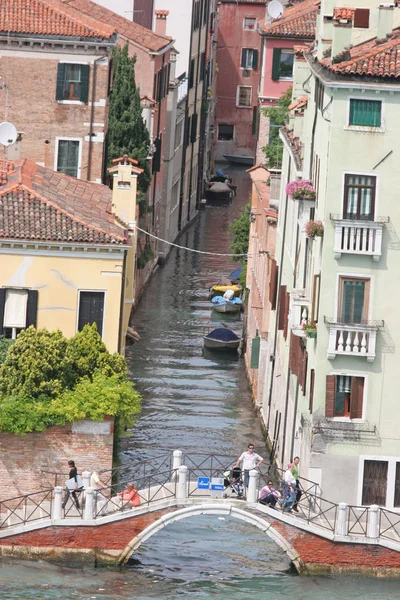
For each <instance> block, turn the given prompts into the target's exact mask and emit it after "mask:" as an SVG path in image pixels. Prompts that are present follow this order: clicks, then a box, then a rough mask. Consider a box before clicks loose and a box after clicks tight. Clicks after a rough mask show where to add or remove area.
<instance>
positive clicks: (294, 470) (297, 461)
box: [292, 456, 303, 512]
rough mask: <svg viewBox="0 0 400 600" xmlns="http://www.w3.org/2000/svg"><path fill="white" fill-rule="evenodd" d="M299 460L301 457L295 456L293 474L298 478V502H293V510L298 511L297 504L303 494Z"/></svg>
mask: <svg viewBox="0 0 400 600" xmlns="http://www.w3.org/2000/svg"><path fill="white" fill-rule="evenodd" d="M299 462H300V458H299V457H298V456H295V457H294V459H293V469H292V475H293V477H294V478H295V480H296V502H295V503H294V504H293V510H294V511H296V512H299V509H298V508H297V505H298V503H299V502H300V498H301V497H302V495H303V493H302V491H301V488H300V480H299Z"/></svg>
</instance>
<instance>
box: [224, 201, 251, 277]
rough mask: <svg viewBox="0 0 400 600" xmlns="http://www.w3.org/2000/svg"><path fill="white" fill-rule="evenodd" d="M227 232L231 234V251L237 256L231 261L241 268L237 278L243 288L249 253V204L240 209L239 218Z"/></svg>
mask: <svg viewBox="0 0 400 600" xmlns="http://www.w3.org/2000/svg"><path fill="white" fill-rule="evenodd" d="M229 231H230V232H231V233H233V242H232V244H231V250H232V252H233V253H234V254H235V255H237V256H233V257H232V260H233V261H235V262H236V261H239V262H240V264H241V265H242V266H243V269H242V272H241V274H240V277H239V283H240V284H241V285H242V286H243V287H244V286H245V285H246V276H247V253H248V251H249V236H250V204H246V206H245V207H244V208H243V209H242V212H241V213H240V216H239V218H238V219H236V221H234V222H233V223H231V224H230V226H229ZM240 255H241V256H240Z"/></svg>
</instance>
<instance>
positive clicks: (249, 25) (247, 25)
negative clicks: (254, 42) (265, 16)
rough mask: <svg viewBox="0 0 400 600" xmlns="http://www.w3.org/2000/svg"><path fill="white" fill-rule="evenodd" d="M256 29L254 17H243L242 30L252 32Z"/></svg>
mask: <svg viewBox="0 0 400 600" xmlns="http://www.w3.org/2000/svg"><path fill="white" fill-rule="evenodd" d="M255 28H256V19H255V18H254V17H245V18H244V21H243V29H250V30H253V29H255Z"/></svg>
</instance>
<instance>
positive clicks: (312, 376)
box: [308, 369, 315, 413]
mask: <svg viewBox="0 0 400 600" xmlns="http://www.w3.org/2000/svg"><path fill="white" fill-rule="evenodd" d="M314 383H315V371H314V369H311V371H310V398H309V400H308V410H309V411H310V413H312V411H313V404H314Z"/></svg>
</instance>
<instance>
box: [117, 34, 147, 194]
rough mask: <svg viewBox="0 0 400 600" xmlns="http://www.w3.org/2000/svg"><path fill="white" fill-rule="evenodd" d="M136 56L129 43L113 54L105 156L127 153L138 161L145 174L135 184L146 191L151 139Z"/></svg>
mask: <svg viewBox="0 0 400 600" xmlns="http://www.w3.org/2000/svg"><path fill="white" fill-rule="evenodd" d="M135 62H136V56H133V57H132V58H130V57H129V52H128V44H125V46H124V47H123V48H120V47H119V46H117V47H116V48H114V51H113V84H112V90H111V94H110V111H109V117H108V134H107V157H108V162H109V164H111V162H112V160H113V159H115V158H119V157H120V156H123V155H124V154H127V155H128V156H129V157H131V158H135V159H136V160H137V161H138V162H139V167H140V168H142V169H144V173H142V174H141V175H139V178H138V183H139V188H140V190H141V191H142V192H146V191H147V190H148V188H149V185H150V181H151V174H150V169H149V161H148V160H147V157H148V155H149V148H150V136H149V132H148V130H147V127H146V124H145V122H144V121H143V116H142V107H141V105H140V94H139V90H138V88H137V87H136V83H135Z"/></svg>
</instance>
